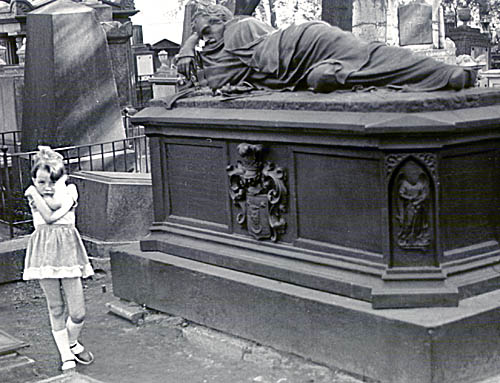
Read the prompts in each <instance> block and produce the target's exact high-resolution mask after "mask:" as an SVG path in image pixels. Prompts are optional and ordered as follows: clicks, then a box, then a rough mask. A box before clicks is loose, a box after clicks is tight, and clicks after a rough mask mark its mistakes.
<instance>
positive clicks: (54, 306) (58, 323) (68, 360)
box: [40, 279, 75, 370]
mask: <svg viewBox="0 0 500 383" xmlns="http://www.w3.org/2000/svg"><path fill="white" fill-rule="evenodd" d="M40 286H41V287H42V290H43V292H44V293H45V297H46V299H47V307H48V309H49V319H50V325H51V327H52V335H53V336H54V341H55V342H56V346H57V349H58V350H59V354H60V355H61V360H62V362H63V365H62V370H68V369H71V368H74V367H75V357H74V355H73V353H72V352H71V350H70V348H69V339H68V331H67V330H66V324H65V321H64V299H63V296H62V293H61V284H60V281H59V279H41V280H40Z"/></svg>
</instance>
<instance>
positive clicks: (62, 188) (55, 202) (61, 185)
mask: <svg viewBox="0 0 500 383" xmlns="http://www.w3.org/2000/svg"><path fill="white" fill-rule="evenodd" d="M67 180H68V176H67V175H66V174H64V175H63V176H62V177H61V178H59V180H57V182H56V184H55V186H54V189H55V190H54V195H53V196H52V197H44V198H43V199H44V200H45V202H46V203H47V206H48V207H50V209H51V210H57V209H59V208H60V207H61V206H62V204H61V195H62V194H64V193H67V186H66V181H67Z"/></svg>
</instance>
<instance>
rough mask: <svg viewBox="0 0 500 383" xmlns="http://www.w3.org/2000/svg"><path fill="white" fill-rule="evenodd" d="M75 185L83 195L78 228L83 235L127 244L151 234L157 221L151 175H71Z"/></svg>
mask: <svg viewBox="0 0 500 383" xmlns="http://www.w3.org/2000/svg"><path fill="white" fill-rule="evenodd" d="M71 182H73V183H75V185H77V188H78V191H79V194H80V199H79V207H77V216H78V220H77V227H78V230H79V231H80V233H81V234H82V235H84V236H87V237H90V238H94V239H96V240H99V241H105V242H123V241H136V240H139V239H140V238H142V237H143V236H144V235H146V234H147V232H148V229H149V226H150V225H151V222H152V219H153V218H152V215H153V213H152V188H151V175H150V174H146V173H123V172H91V171H81V172H77V173H74V174H72V175H71ZM80 206H81V208H80Z"/></svg>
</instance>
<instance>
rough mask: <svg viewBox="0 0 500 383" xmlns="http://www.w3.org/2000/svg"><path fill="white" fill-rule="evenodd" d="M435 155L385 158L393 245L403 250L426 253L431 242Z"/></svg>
mask: <svg viewBox="0 0 500 383" xmlns="http://www.w3.org/2000/svg"><path fill="white" fill-rule="evenodd" d="M436 163H437V161H436V155H435V154H433V153H398V154H391V155H388V156H386V158H385V171H386V178H387V181H388V182H389V185H390V190H389V193H390V195H391V212H392V213H391V224H392V227H393V228H394V230H393V232H394V234H393V235H394V236H395V238H394V241H395V243H396V244H397V245H398V247H399V248H401V249H403V250H427V249H428V248H429V247H430V246H431V245H432V242H433V229H432V226H433V225H432V222H433V217H434V208H433V206H434V187H433V186H434V185H435V184H436V183H437V181H438V180H437V169H436Z"/></svg>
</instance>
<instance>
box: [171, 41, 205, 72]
mask: <svg viewBox="0 0 500 383" xmlns="http://www.w3.org/2000/svg"><path fill="white" fill-rule="evenodd" d="M199 41H200V36H199V35H198V33H196V32H195V33H193V34H192V35H191V36H189V37H188V38H187V40H186V41H185V42H184V44H182V47H181V49H180V51H179V55H178V56H177V63H176V65H177V71H178V72H179V73H180V74H182V75H184V76H186V77H187V78H190V76H191V73H192V72H194V69H195V64H194V57H195V48H196V45H198V42H199Z"/></svg>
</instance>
